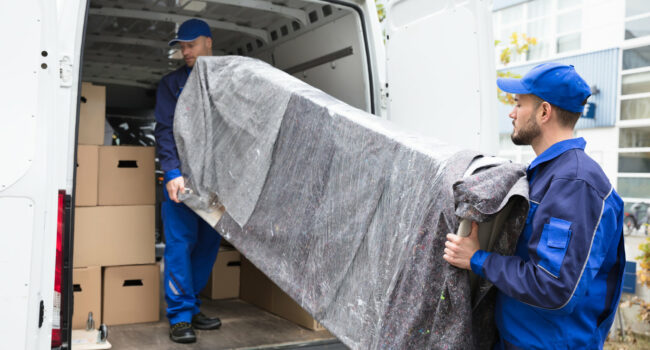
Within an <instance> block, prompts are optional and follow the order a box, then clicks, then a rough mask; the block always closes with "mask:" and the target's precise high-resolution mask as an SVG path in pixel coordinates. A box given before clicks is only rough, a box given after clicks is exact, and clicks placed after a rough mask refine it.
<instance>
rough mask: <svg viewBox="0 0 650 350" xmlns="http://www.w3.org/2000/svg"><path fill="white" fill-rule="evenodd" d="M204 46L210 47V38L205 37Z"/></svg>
mask: <svg viewBox="0 0 650 350" xmlns="http://www.w3.org/2000/svg"><path fill="white" fill-rule="evenodd" d="M205 46H207V47H208V49H212V38H209V37H205Z"/></svg>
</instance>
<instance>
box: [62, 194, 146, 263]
mask: <svg viewBox="0 0 650 350" xmlns="http://www.w3.org/2000/svg"><path fill="white" fill-rule="evenodd" d="M154 217H155V206H153V205H138V206H113V207H79V208H76V209H75V217H74V256H73V260H74V267H85V266H114V265H134V264H151V263H154V262H155V259H156V257H155V227H154V225H155V222H154Z"/></svg>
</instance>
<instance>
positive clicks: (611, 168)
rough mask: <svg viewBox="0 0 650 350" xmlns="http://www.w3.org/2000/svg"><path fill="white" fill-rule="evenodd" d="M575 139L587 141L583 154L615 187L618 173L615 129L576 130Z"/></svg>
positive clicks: (616, 133)
mask: <svg viewBox="0 0 650 350" xmlns="http://www.w3.org/2000/svg"><path fill="white" fill-rule="evenodd" d="M576 137H583V138H584V139H585V140H586V141H587V147H586V148H585V152H586V153H587V154H588V155H589V156H590V157H591V158H593V159H594V160H595V161H596V162H597V163H598V164H599V165H600V167H601V168H603V171H604V172H605V174H606V175H607V177H608V178H609V181H610V182H611V183H612V185H614V187H616V173H617V172H618V152H617V148H618V130H617V128H615V127H611V128H593V129H582V130H577V131H576Z"/></svg>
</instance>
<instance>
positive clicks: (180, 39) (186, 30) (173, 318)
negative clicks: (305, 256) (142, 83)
mask: <svg viewBox="0 0 650 350" xmlns="http://www.w3.org/2000/svg"><path fill="white" fill-rule="evenodd" d="M177 43H179V44H180V49H181V52H182V54H183V59H184V60H185V64H186V65H185V66H183V67H181V68H179V69H177V70H176V71H174V72H171V73H169V74H167V75H166V76H164V77H163V78H162V80H161V81H160V84H159V85H158V91H157V95H156V109H155V116H156V129H155V135H156V143H157V151H158V158H159V159H160V167H161V169H162V170H163V171H164V172H165V188H164V193H165V201H164V202H163V203H162V213H161V214H162V215H161V216H162V220H163V225H164V228H165V242H166V245H165V281H164V283H165V300H166V301H167V318H168V319H169V323H170V326H171V327H170V333H169V336H170V338H171V339H172V340H173V341H175V342H178V343H192V342H195V341H196V335H195V333H194V330H193V328H195V329H201V330H207V329H217V328H219V327H220V326H221V321H220V320H219V319H218V318H210V317H207V316H205V315H204V314H203V313H201V312H200V310H199V306H200V305H201V302H200V300H199V297H198V295H199V292H200V291H201V290H202V289H203V288H204V287H205V285H206V284H207V282H208V278H209V277H210V272H211V271H212V265H213V264H214V261H215V259H216V257H217V253H218V251H219V244H220V242H221V236H220V235H219V233H217V231H215V230H214V229H213V228H212V227H211V226H210V225H208V224H207V223H206V222H205V221H203V219H201V218H200V217H199V216H198V215H196V213H194V212H193V211H192V210H190V209H189V208H188V207H187V206H185V204H183V203H181V202H180V201H179V200H178V193H179V192H182V191H184V190H185V182H184V179H183V177H182V176H181V171H180V165H181V163H180V161H179V160H178V153H177V150H176V143H175V142H174V133H173V126H174V109H175V108H176V102H177V101H178V97H179V96H180V94H181V91H182V90H183V86H184V85H185V82H186V81H187V78H188V76H189V74H190V72H191V71H192V67H193V66H194V63H195V62H196V59H197V57H198V56H211V55H212V35H211V32H210V27H209V26H208V25H207V24H206V23H205V22H204V21H201V20H199V19H190V20H188V21H186V22H184V23H183V24H182V25H181V26H180V27H179V28H178V34H177V38H175V39H173V40H172V41H170V42H169V45H170V46H172V45H175V44H177Z"/></svg>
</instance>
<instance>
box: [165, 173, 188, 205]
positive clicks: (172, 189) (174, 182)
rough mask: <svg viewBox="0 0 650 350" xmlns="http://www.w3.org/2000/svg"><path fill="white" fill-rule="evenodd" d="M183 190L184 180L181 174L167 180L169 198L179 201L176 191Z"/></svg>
mask: <svg viewBox="0 0 650 350" xmlns="http://www.w3.org/2000/svg"><path fill="white" fill-rule="evenodd" d="M183 191H185V180H184V179H183V177H182V176H179V177H177V178H175V179H171V180H169V181H167V193H169V199H171V200H173V201H174V202H176V203H180V202H181V201H179V200H178V192H183Z"/></svg>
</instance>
